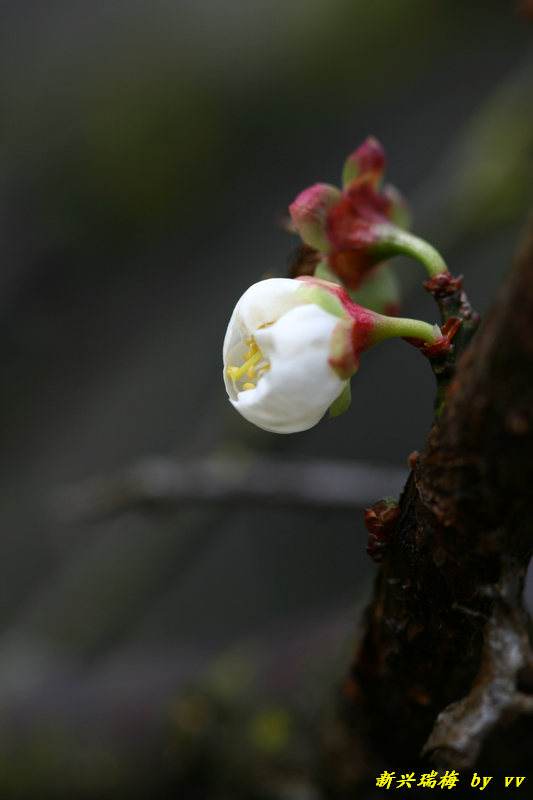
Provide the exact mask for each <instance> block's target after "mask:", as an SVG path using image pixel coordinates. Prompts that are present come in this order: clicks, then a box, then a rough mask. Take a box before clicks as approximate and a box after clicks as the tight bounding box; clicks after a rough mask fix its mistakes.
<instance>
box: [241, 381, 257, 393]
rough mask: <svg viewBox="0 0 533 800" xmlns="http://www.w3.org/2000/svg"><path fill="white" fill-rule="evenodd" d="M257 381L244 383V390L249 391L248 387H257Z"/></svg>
mask: <svg viewBox="0 0 533 800" xmlns="http://www.w3.org/2000/svg"><path fill="white" fill-rule="evenodd" d="M255 388H256V386H255V383H243V386H242V390H243V392H247V391H248V389H255Z"/></svg>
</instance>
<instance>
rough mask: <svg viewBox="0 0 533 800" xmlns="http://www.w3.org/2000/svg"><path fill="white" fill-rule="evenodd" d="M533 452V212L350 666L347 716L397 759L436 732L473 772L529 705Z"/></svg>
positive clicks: (454, 392) (446, 759) (436, 433)
mask: <svg viewBox="0 0 533 800" xmlns="http://www.w3.org/2000/svg"><path fill="white" fill-rule="evenodd" d="M532 454H533V221H531V222H530V225H529V228H528V231H527V234H526V237H525V239H524V243H523V246H522V248H521V251H520V253H519V255H518V258H517V261H516V264H515V266H514V269H513V270H512V271H511V273H510V275H509V278H508V280H507V281H506V283H505V285H504V287H503V288H502V290H501V292H500V294H499V296H498V298H497V300H496V302H495V304H494V306H493V308H492V310H491V312H490V314H489V315H488V318H487V319H486V321H485V323H484V325H483V326H482V328H481V329H480V331H479V333H478V334H477V336H476V337H475V339H474V341H473V342H472V344H471V346H470V348H469V349H468V350H467V351H466V353H465V354H464V355H463V356H462V358H461V360H460V361H459V365H458V369H457V374H456V377H455V379H454V380H453V382H452V384H451V386H450V388H449V390H448V396H447V404H446V407H445V409H444V412H443V414H442V416H441V417H440V419H439V420H438V421H437V422H436V424H435V425H434V427H433V428H432V430H431V433H430V437H429V440H428V442H427V444H426V446H425V448H424V450H423V451H422V453H421V455H420V458H419V460H418V461H417V463H416V465H415V468H414V470H413V472H412V474H411V476H410V478H409V480H408V483H407V486H406V488H405V490H404V493H403V495H402V497H401V500H400V511H401V516H400V520H399V523H398V527H397V529H396V532H395V534H394V537H393V539H392V542H391V543H390V550H389V553H388V555H387V557H386V558H385V560H384V562H383V566H382V569H381V572H380V574H379V576H378V579H377V584H376V590H375V596H374V599H373V601H372V604H371V606H370V608H369V609H368V612H367V619H366V624H365V631H364V636H363V641H362V644H361V646H360V648H359V651H358V653H357V656H356V658H355V661H354V664H353V669H352V683H351V684H350V689H349V698H350V699H347V700H346V708H347V713H348V719H349V724H350V725H351V727H352V728H356V729H358V730H361V729H362V730H363V731H364V732H365V734H366V735H367V736H368V737H369V739H370V741H371V742H372V743H373V747H374V751H375V752H376V753H380V754H381V755H382V756H385V757H386V758H388V759H389V761H390V759H391V758H393V759H394V763H398V764H399V763H400V761H399V759H402V758H403V759H405V760H407V759H413V758H416V757H417V755H418V753H419V752H420V750H421V748H422V747H423V745H424V743H425V742H426V740H428V737H429V736H430V734H431V738H430V739H429V741H428V742H427V745H426V747H425V751H426V752H428V751H433V752H434V753H435V754H436V757H437V759H438V761H439V762H440V763H441V764H444V765H448V766H450V767H452V768H457V765H460V766H461V768H464V766H466V765H472V764H473V763H474V762H475V759H476V757H477V754H478V753H479V751H480V749H481V747H482V745H483V742H484V741H485V738H486V737H487V735H488V733H489V732H490V731H491V730H492V729H494V728H495V727H497V726H498V725H499V724H500V723H503V722H505V721H507V720H508V719H509V716H510V715H511V714H516V713H519V712H521V711H528V712H529V711H531V705H532V703H531V699H530V698H529V697H526V696H524V695H522V694H521V693H520V692H519V691H518V690H517V681H518V676H519V675H520V674H521V673H522V671H523V669H525V668H526V667H528V668H529V665H530V662H531V654H530V650H529V644H528V642H527V635H526V626H525V621H524V613H523V609H522V605H521V594H522V585H523V574H525V569H526V566H527V563H528V561H529V558H530V555H531V551H532V549H533V520H532V516H531V511H530V504H531V500H530V497H531V487H532V486H533V455H532ZM504 567H505V569H504ZM511 584H512V585H513V586H514V587H515V589H514V592H510V591H509V586H510V585H511ZM465 612H466V613H465ZM471 687H472V688H471ZM444 709H446V711H444ZM439 714H440V717H439V720H438V722H437V724H436V726H435V728H434V730H433V733H431V731H432V728H433V725H434V723H435V720H436V718H437V716H438V715H439Z"/></svg>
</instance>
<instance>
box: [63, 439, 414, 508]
mask: <svg viewBox="0 0 533 800" xmlns="http://www.w3.org/2000/svg"><path fill="white" fill-rule="evenodd" d="M407 475H408V470H407V469H405V470H402V469H398V468H395V467H376V466H372V465H370V464H357V463H349V462H342V461H332V460H329V461H328V460H327V459H311V460H308V461H305V462H303V461H297V460H293V459H290V458H281V457H279V456H274V455H268V454H264V455H257V454H252V453H248V454H243V455H241V456H233V457H232V456H229V455H213V456H211V457H209V458H196V459H178V458H169V457H162V456H161V457H153V458H145V459H142V460H141V461H139V462H137V463H136V464H133V465H132V466H130V467H126V468H125V469H122V470H118V471H116V472H113V473H110V474H107V475H100V476H98V477H95V478H90V479H88V480H86V481H83V482H81V483H78V484H74V485H72V486H63V487H60V488H58V489H55V490H54V491H53V492H52V493H51V495H50V507H51V510H52V512H53V514H54V516H55V518H56V519H58V520H60V521H63V522H74V521H80V520H84V519H94V518H98V517H103V516H107V515H109V514H116V513H120V512H122V511H126V510H128V509H130V508H134V507H136V506H147V507H150V506H152V507H158V506H161V507H165V506H167V507H168V506H173V505H180V504H182V503H187V502H206V501H208V502H213V503H223V504H224V503H230V504H232V505H235V504H239V503H265V504H274V505H284V506H304V507H311V508H313V507H318V508H345V509H350V508H364V507H365V506H368V505H372V503H373V502H374V500H375V499H376V498H377V497H382V496H383V495H390V494H392V495H398V494H399V492H400V491H401V489H402V488H403V485H404V483H405V480H406V478H407Z"/></svg>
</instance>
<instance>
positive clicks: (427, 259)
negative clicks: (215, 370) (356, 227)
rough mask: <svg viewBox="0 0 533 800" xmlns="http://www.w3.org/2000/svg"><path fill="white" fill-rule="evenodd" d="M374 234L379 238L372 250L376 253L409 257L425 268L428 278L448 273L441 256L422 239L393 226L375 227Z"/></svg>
mask: <svg viewBox="0 0 533 800" xmlns="http://www.w3.org/2000/svg"><path fill="white" fill-rule="evenodd" d="M375 233H377V234H378V236H379V243H378V244H376V245H374V249H375V250H377V251H378V252H379V251H380V250H383V251H384V253H387V254H388V257H390V256H391V255H404V256H411V258H415V259H416V260H417V261H420V262H421V263H422V264H423V265H424V266H425V268H426V269H427V271H428V274H429V277H430V278H434V277H435V275H441V274H442V273H444V272H448V267H447V266H446V262H445V261H444V259H443V258H442V256H441V254H440V253H439V252H438V251H437V250H435V248H434V247H432V246H431V245H430V244H428V242H425V241H424V239H419V237H418V236H414V235H413V234H412V233H409V232H408V231H404V230H403V229H402V228H397V227H396V226H394V225H379V226H376V228H375Z"/></svg>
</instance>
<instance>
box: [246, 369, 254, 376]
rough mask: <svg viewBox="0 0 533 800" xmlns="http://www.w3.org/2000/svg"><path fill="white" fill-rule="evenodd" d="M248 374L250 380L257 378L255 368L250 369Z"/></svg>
mask: <svg viewBox="0 0 533 800" xmlns="http://www.w3.org/2000/svg"><path fill="white" fill-rule="evenodd" d="M246 374H247V376H248V377H249V378H255V372H254V368H253V367H250V369H249V370H248V372H247V373H246Z"/></svg>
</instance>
